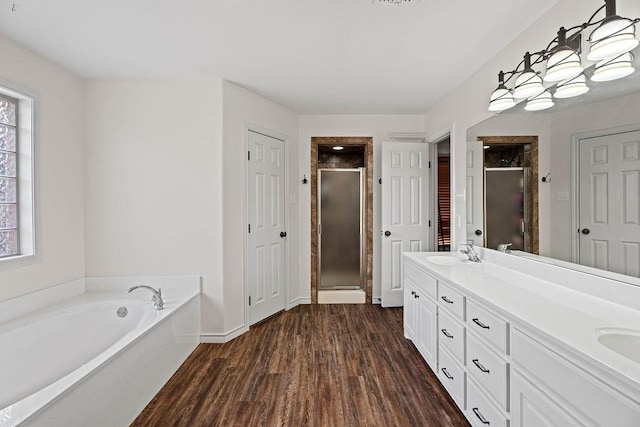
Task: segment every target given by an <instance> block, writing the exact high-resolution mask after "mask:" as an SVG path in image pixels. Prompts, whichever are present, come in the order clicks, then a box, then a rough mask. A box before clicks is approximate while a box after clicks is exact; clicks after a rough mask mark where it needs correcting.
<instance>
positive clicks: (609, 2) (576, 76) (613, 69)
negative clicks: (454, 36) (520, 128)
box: [489, 0, 640, 111]
mask: <svg viewBox="0 0 640 427" xmlns="http://www.w3.org/2000/svg"><path fill="white" fill-rule="evenodd" d="M604 3H605V4H604V5H602V6H601V7H600V8H598V9H597V10H596V11H595V13H593V15H592V16H591V18H589V20H588V21H587V22H585V23H582V24H578V25H574V26H573V27H569V28H567V29H565V28H564V27H561V28H560V30H559V31H558V34H557V37H556V38H554V39H553V40H551V42H550V43H549V44H548V45H547V47H545V48H544V49H541V50H539V51H536V52H533V53H529V52H527V53H526V54H525V56H524V60H523V61H521V62H520V63H519V64H518V65H517V66H516V67H515V69H513V70H511V71H500V74H499V75H500V79H499V85H498V88H497V89H495V90H494V91H493V92H492V93H491V98H490V101H489V110H490V111H503V110H506V109H508V108H511V107H513V106H514V105H515V101H514V98H516V99H520V98H528V99H529V101H528V102H527V105H526V107H525V110H529V111H534V110H542V109H546V108H550V107H552V106H553V105H554V103H553V98H552V96H551V93H550V92H549V91H548V90H547V89H546V88H545V86H544V84H543V83H547V86H549V85H550V84H553V83H556V82H560V83H557V88H556V90H555V93H554V96H555V97H556V98H570V97H572V96H578V95H581V94H583V93H586V92H587V91H589V87H588V86H587V79H586V78H585V77H584V74H583V72H584V68H583V67H582V64H581V59H580V54H581V45H582V43H581V42H582V32H583V31H585V30H587V29H588V28H590V27H594V26H596V25H598V27H597V28H596V29H595V30H594V31H593V32H592V33H591V36H590V38H589V42H590V45H591V48H590V52H589V54H588V56H587V57H588V59H590V60H599V61H600V62H598V63H597V64H596V66H595V71H594V74H593V76H592V77H591V80H593V81H597V82H603V81H609V80H615V79H619V78H622V77H626V76H628V75H629V74H631V73H633V72H634V71H635V70H634V68H633V66H632V62H633V55H632V54H631V53H630V51H631V50H632V49H634V48H635V47H636V46H638V44H640V42H639V41H638V40H636V38H635V24H636V23H638V22H640V18H635V19H628V18H621V17H620V16H618V15H616V7H615V6H616V2H615V0H604ZM605 8H606V15H605V17H604V18H602V19H600V20H599V21H597V20H596V16H597V15H598V14H599V13H600V12H602V11H603V10H605ZM545 61H546V70H544V71H545V73H544V79H542V78H541V77H540V74H541V73H540V71H536V69H535V67H536V66H537V65H538V64H541V63H543V62H545ZM505 76H507V79H506V80H505V78H504V77H505ZM514 76H515V82H514V83H515V84H514V86H513V91H512V90H511V89H510V88H509V87H508V86H506V83H508V82H509V81H510V80H511V79H512V78H514Z"/></svg>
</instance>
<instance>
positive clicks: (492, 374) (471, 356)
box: [467, 333, 509, 411]
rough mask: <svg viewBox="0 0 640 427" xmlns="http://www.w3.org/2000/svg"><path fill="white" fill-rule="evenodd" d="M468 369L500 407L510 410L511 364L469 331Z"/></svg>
mask: <svg viewBox="0 0 640 427" xmlns="http://www.w3.org/2000/svg"><path fill="white" fill-rule="evenodd" d="M467 369H468V370H469V375H470V376H472V377H473V378H474V379H475V380H476V381H477V382H478V383H479V384H480V385H482V386H483V387H484V388H485V389H486V390H488V391H489V393H490V394H491V396H492V397H493V398H494V399H495V400H496V402H498V404H499V405H500V407H501V408H502V409H503V410H505V411H508V410H509V405H508V402H509V399H508V396H509V392H508V383H509V364H508V363H507V362H506V361H505V360H503V359H502V358H501V357H500V356H498V354H497V353H496V352H495V351H493V350H491V349H490V348H489V347H487V346H486V345H484V344H482V342H481V341H480V340H479V339H478V338H476V337H475V336H474V335H473V334H472V333H467Z"/></svg>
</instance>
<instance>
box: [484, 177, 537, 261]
mask: <svg viewBox="0 0 640 427" xmlns="http://www.w3.org/2000/svg"><path fill="white" fill-rule="evenodd" d="M526 169H527V168H486V169H485V180H484V182H485V191H484V194H485V209H484V211H485V234H486V247H487V248H491V249H497V247H498V245H499V244H500V243H511V245H512V246H511V247H510V249H515V250H520V251H522V250H525V244H526V242H525V226H526V224H525V218H524V212H525V198H524V195H525V185H526V179H525V176H526V172H527V171H526Z"/></svg>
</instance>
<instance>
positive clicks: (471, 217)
mask: <svg viewBox="0 0 640 427" xmlns="http://www.w3.org/2000/svg"><path fill="white" fill-rule="evenodd" d="M483 146H484V144H483V143H482V141H469V142H467V194H466V198H467V242H473V244H474V245H476V246H484V148H483ZM454 250H455V249H454Z"/></svg>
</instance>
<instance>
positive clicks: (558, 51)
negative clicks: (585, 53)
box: [544, 27, 584, 82]
mask: <svg viewBox="0 0 640 427" xmlns="http://www.w3.org/2000/svg"><path fill="white" fill-rule="evenodd" d="M576 39H578V40H581V38H580V37H577V38H576ZM583 71H584V68H582V65H581V64H580V56H579V55H578V53H577V52H576V50H574V49H572V48H571V47H569V45H568V44H567V30H565V29H564V27H561V28H560V30H559V31H558V46H556V47H555V48H554V49H553V50H552V51H551V52H550V56H549V59H547V73H546V74H545V75H544V81H545V82H559V81H562V80H567V79H570V78H573V77H576V76H578V75H580V74H581V73H582V72H583Z"/></svg>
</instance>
